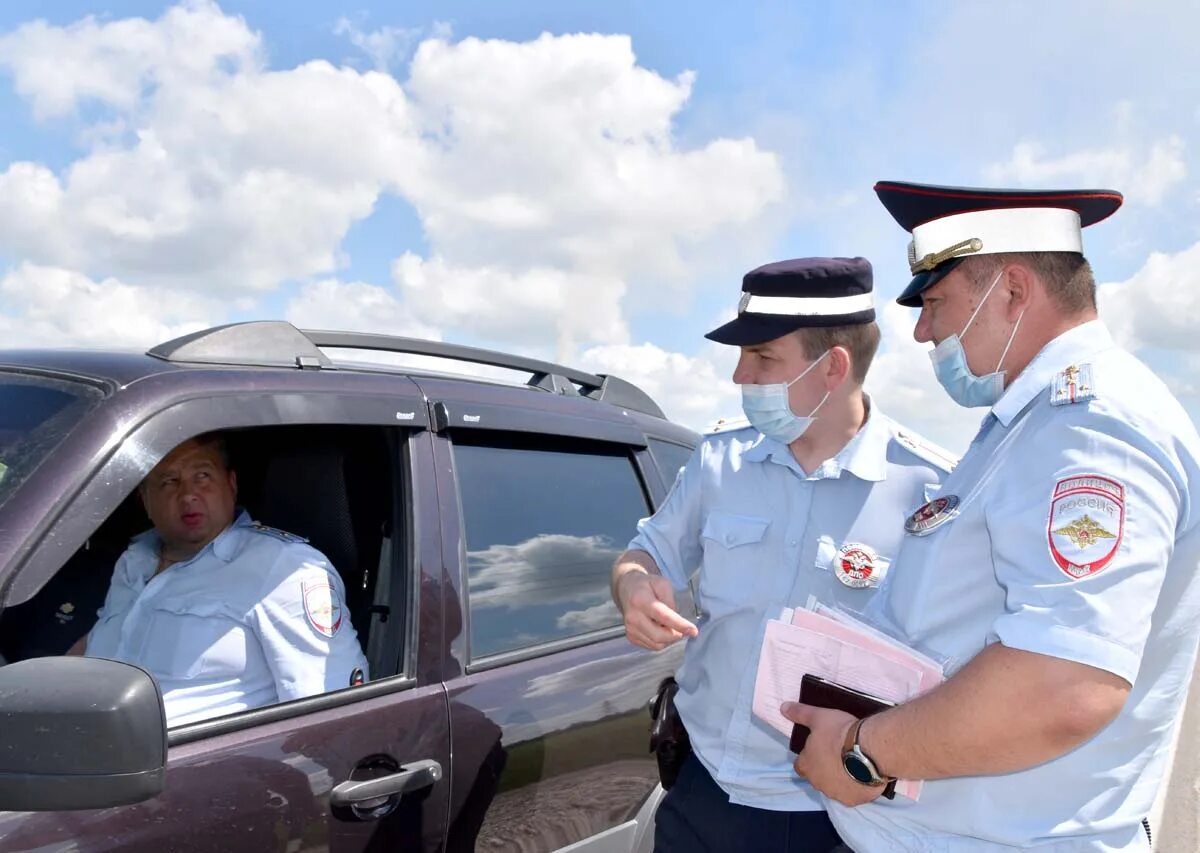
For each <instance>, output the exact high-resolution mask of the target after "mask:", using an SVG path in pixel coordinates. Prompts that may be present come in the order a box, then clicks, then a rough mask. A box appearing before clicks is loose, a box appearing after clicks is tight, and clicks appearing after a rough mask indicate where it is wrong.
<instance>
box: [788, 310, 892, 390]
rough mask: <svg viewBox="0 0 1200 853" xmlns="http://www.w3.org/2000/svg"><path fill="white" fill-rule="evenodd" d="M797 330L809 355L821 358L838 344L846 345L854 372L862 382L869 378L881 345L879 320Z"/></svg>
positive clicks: (857, 380)
mask: <svg viewBox="0 0 1200 853" xmlns="http://www.w3.org/2000/svg"><path fill="white" fill-rule="evenodd" d="M795 334H796V337H797V338H799V339H800V345H801V347H802V348H803V349H804V357H805V358H808V359H814V358H820V357H821V356H822V355H824V354H825V353H826V352H827V351H828V350H831V349H833V348H834V347H844V348H845V349H846V350H847V351H848V352H849V353H850V370H851V374H852V375H853V376H854V381H855V382H857V383H858V384H859V385H862V384H863V381H864V380H865V379H866V378H867V369H868V368H870V366H871V362H872V361H873V360H874V359H875V352H876V351H877V350H878V349H879V337H880V335H879V324H878V323H876V322H875V321H874V320H872V321H871V322H870V323H855V324H854V325H852V326H805V327H803V328H800V329H797V330H796V333H795Z"/></svg>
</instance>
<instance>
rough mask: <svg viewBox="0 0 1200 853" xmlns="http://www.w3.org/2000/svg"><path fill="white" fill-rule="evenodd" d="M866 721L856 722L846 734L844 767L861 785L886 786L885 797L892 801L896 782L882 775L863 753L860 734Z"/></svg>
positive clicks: (859, 720) (843, 757)
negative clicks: (859, 739) (859, 740)
mask: <svg viewBox="0 0 1200 853" xmlns="http://www.w3.org/2000/svg"><path fill="white" fill-rule="evenodd" d="M865 719H866V717H863V718H861V719H858V720H855V721H854V725H852V726H850V730H849V731H848V732H846V743H845V745H844V746H843V747H842V766H843V767H844V768H846V773H848V774H849V775H850V778H851V779H853V780H854V781H855V782H858V783H859V784H860V785H869V786H871V787H877V786H879V785H885V786H886V787H885V788H884V790H883V796H885V797H887V798H888V799H889V800H890V799H891V798H892V797H893V796H895V791H896V780H895V779H893V778H891V777H890V776H884V775H883V774H882V773H880V772H879V768H878V767H876V766H875V762H874V761H872V760H871V757H870V756H869V755H867V754H866V753H865V752H863V750H862V746H861V745H859V742H858V732H859V730H860V729H861V728H862V724H863V720H865Z"/></svg>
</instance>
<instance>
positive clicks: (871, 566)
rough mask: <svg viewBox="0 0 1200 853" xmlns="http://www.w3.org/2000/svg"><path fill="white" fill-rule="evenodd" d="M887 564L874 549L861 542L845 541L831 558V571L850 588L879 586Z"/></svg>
mask: <svg viewBox="0 0 1200 853" xmlns="http://www.w3.org/2000/svg"><path fill="white" fill-rule="evenodd" d="M886 571H887V565H886V563H885V562H884V561H882V560H880V559H879V556H878V555H877V554H876V553H875V549H874V548H872V547H871V546H870V545H864V544H862V543H861V542H847V543H846V544H845V545H843V546H842V547H841V549H839V550H838V553H837V556H836V557H835V558H834V560H833V573H834V574H835V575H837V579H838V580H840V581H841V582H842V583H843V584H845V585H846V586H848V587H850V588H851V589H866V588H867V587H876V586H879V582H880V581H881V580H883V575H884V573H885V572H886Z"/></svg>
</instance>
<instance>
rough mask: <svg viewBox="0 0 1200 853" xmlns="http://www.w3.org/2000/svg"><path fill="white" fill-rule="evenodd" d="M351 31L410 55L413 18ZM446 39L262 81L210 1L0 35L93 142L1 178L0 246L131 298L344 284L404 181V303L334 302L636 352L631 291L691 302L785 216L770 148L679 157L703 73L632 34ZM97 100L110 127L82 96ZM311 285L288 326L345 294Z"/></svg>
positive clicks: (558, 351) (38, 93)
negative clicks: (742, 246)
mask: <svg viewBox="0 0 1200 853" xmlns="http://www.w3.org/2000/svg"><path fill="white" fill-rule="evenodd" d="M338 30H339V31H340V32H341V33H342V34H344V35H347V36H348V37H350V39H351V40H352V41H355V42H357V43H359V45H360V47H362V48H363V49H364V50H367V51H368V52H370V53H372V55H373V56H374V58H375V61H376V64H377V65H379V66H380V67H384V66H386V65H388V64H389V63H393V62H394V60H395V57H396V52H397V51H401V50H404V49H407V48H406V46H405V44H404V41H405V38H406V37H407V34H406V33H405V32H404V31H401V30H399V29H397V28H386V27H385V28H383V29H381V30H377V31H376V32H375V33H364V32H363V31H361V30H359V29H357V28H356V27H355V25H354V24H353V23H351V22H350V21H348V20H343V21H341V22H339V24H338ZM433 31H434V32H435V33H438V34H439V36H440V37H436V38H432V39H428V40H426V41H424V42H423V43H422V44H421V45H420V46H419V47H418V48H417V50H416V53H415V55H414V57H413V59H412V62H411V65H410V68H409V76H408V78H407V79H406V80H404V81H399V80H397V79H396V78H394V77H392V76H391V75H389V74H386V73H380V72H377V71H370V72H366V73H362V72H359V71H357V70H354V69H352V68H335V67H334V66H332V65H330V64H329V63H327V62H324V61H313V62H309V63H305V64H302V65H300V66H298V67H296V68H292V69H289V70H268V69H267V68H266V66H265V62H264V58H263V57H264V50H263V45H262V39H261V37H260V36H259V34H257V33H255V32H253V31H251V30H250V29H249V28H248V26H247V25H246V22H245V21H244V20H243V19H241V18H240V17H236V16H230V15H225V14H223V13H222V12H221V10H220V9H219V8H218V7H217V6H216V5H215V4H213V3H210V2H204V0H194V2H189V3H185V4H183V5H181V6H176V7H173V8H171V9H169V10H168V11H167V12H165V13H163V15H162V16H160V17H159V18H158V19H156V20H153V21H151V20H144V19H139V18H131V19H123V20H116V21H107V22H101V21H97V20H96V19H93V18H87V19H84V20H82V21H80V22H78V23H76V24H73V25H70V26H66V27H57V26H52V25H49V24H47V23H45V22H35V23H31V24H26V25H24V26H22V27H18V28H17V29H16V30H14V31H12V32H10V33H8V34H7V35H4V36H0V57H3V58H2V59H0V65H3V66H4V67H5V68H7V70H8V71H10V72H11V74H12V75H13V78H14V80H15V81H16V88H17V91H18V93H20V94H21V95H22V96H23V97H25V98H26V99H27V100H28V101H29V102H30V103H31V104H32V106H33V110H34V113H35V115H37V116H43V117H45V116H65V115H71V116H73V118H74V120H75V121H76V123H77V124H79V125H80V126H81V136H80V138H81V139H82V140H83V142H84V144H85V145H86V146H87V151H86V153H85V154H84V155H83V156H81V157H80V158H79V159H77V160H75V161H74V162H73V163H71V164H70V165H68V166H67V167H66V168H64V169H62V170H61V171H57V172H56V171H52V170H51V169H49V168H47V167H46V166H45V165H44V164H41V163H37V162H29V161H26V162H14V163H11V164H10V165H9V166H8V168H7V169H6V170H5V171H3V172H0V252H3V253H5V254H7V255H9V256H11V257H14V258H19V259H23V260H28V261H29V262H31V263H35V264H39V265H42V266H47V267H58V268H63V269H73V270H77V271H80V272H81V273H83V274H86V275H88V276H90V277H93V278H107V277H113V278H115V279H118V280H120V281H122V282H126V283H129V284H133V285H137V286H144V287H148V286H156V287H165V288H168V289H172V290H178V291H187V290H191V291H193V292H211V293H217V294H224V295H227V296H228V295H243V294H245V293H246V292H247V291H257V292H265V291H269V290H272V289H274V288H277V287H278V286H279V285H280V284H281V283H283V282H285V281H289V280H299V281H301V282H303V281H306V280H309V279H312V278H314V277H317V278H322V279H327V278H329V277H330V276H331V275H334V274H336V272H337V271H338V269H339V268H341V267H343V266H344V265H345V264H346V258H345V257H344V255H343V248H342V241H343V238H344V237H345V235H346V233H347V232H348V230H349V229H350V227H351V226H352V225H353V224H354V223H355V222H358V221H360V220H362V219H365V218H367V217H369V216H370V215H371V214H372V212H373V211H374V209H375V205H376V202H377V201H378V200H379V198H380V196H381V195H382V194H385V193H388V194H395V195H398V196H400V197H402V198H404V199H405V200H407V201H408V202H409V203H411V204H412V205H413V207H414V209H415V210H416V213H417V215H418V217H419V219H420V221H421V225H422V228H423V230H424V232H425V236H426V238H427V242H428V245H429V250H428V251H427V252H423V253H422V256H418V255H415V254H411V253H404V254H402V255H401V256H400V257H399V258H398V260H397V261H396V263H395V267H394V284H395V285H396V291H395V292H394V293H392V292H389V291H383V290H368V289H367V288H369V287H371V286H372V285H369V284H365V283H361V282H360V283H357V284H356V285H354V286H353V287H351V289H349V290H347V289H345V288H344V287H343V289H341V290H339V291H338V293H339V294H340V295H341V296H343V297H350V299H349V300H347V301H348V302H352V301H354V300H357V299H359V298H362V299H364V300H365V304H364V305H363V306H362V307H361V309H360V310H354V309H352V308H351V307H349V305H342V306H339V309H338V313H336V314H333V315H332V316H337V317H339V318H340V319H341V320H342V321H344V323H345V324H346V325H348V326H350V327H353V328H371V329H378V330H381V331H389V330H390V331H394V330H395V328H396V327H411V328H415V329H434V330H437V329H444V330H446V331H447V332H448V333H449V334H451V335H452V336H453V337H454V338H456V339H459V340H463V339H467V340H470V339H484V340H485V341H487V342H489V343H494V344H497V345H500V346H503V347H507V348H517V349H521V350H525V351H530V350H532V351H534V353H535V354H540V355H553V356H555V357H558V358H560V359H563V360H572V359H573V357H574V355H575V352H576V350H577V348H578V347H580V346H586V345H589V344H595V343H613V344H626V343H628V338H629V334H628V330H627V324H626V318H625V310H624V308H625V306H624V304H623V303H624V302H625V301H626V299H627V294H628V292H629V289H630V287H631V286H635V285H637V284H638V283H640V282H653V283H654V285H655V286H656V288H657V290H658V292H663V291H673V292H675V293H678V294H685V293H688V291H687V290H686V288H687V285H688V283H689V282H690V281H692V280H693V279H694V277H695V276H696V274H697V273H698V272H699V271H701V270H702V268H703V267H702V265H703V264H704V263H705V262H708V261H710V260H711V258H712V256H713V253H714V252H726V251H730V248H729V247H736V246H737V245H738V243H739V241H740V240H748V241H752V240H753V239H754V237H755V235H758V234H761V233H764V232H765V231H769V230H770V229H771V228H772V227H774V226H773V225H772V224H771V223H770V222H769V221H768V219H769V217H768V214H769V212H770V211H771V210H772V206H773V205H774V204H775V203H777V202H778V201H779V200H780V199H781V198H782V197H783V194H784V184H783V176H782V171H781V169H780V166H779V162H778V158H777V157H776V156H775V155H774V154H772V153H769V152H765V151H762V150H760V149H759V148H758V147H757V146H756V144H755V143H754V141H753V140H751V139H714V140H712V141H709V142H705V143H701V144H700V145H698V146H695V147H687V148H685V147H681V146H680V145H679V144H678V142H677V141H676V139H675V136H674V133H673V122H674V120H675V117H676V115H677V114H678V113H679V111H680V110H682V109H683V108H684V107H685V105H686V104H687V102H688V100H689V98H690V97H691V92H692V88H693V85H694V76H693V75H692V74H691V73H683V74H680V75H678V76H677V77H675V78H674V79H667V78H665V77H663V76H661V75H659V74H657V73H656V72H654V71H651V70H649V69H646V68H643V67H640V66H639V65H638V63H637V58H636V56H635V55H634V52H633V47H632V44H631V41H630V39H629V38H628V37H627V36H601V35H567V36H551V35H543V36H541V37H539V38H537V39H535V40H533V41H530V42H526V43H513V42H506V41H499V40H487V41H485V40H480V39H474V38H468V39H464V40H462V41H460V42H457V43H451V42H450V41H449V40H448V39H447V38H446V37H445V35H446V33H447V28H445V27H435V28H434V29H433ZM93 102H99V103H100V104H102V105H104V107H105V110H103V111H102V115H99V116H97V115H96V114H95V111H94V110H85V109H81V107H83V106H85V105H87V104H89V103H93ZM402 248H404V247H397V250H398V253H399V250H400V249H402ZM315 287H316V289H314V290H305V291H304V292H303V294H302V296H301V299H300V301H299V302H298V303H297V304H296V305H295V306H293V308H292V309H289V314H293V313H294V314H299V315H304V314H305V312H307V311H309V306H311V305H312V304H315V303H317V302H320V301H321V300H325V303H322V304H327V303H328V300H329V299H330V298H331V294H332V293H333V292H334V290H333V288H334V285H332V284H330V283H329V282H328V281H322V282H321V283H319V284H318V285H316V286H315ZM688 295H689V296H690V295H691V294H690V293H689V294H688ZM389 300H392V301H394V302H396V303H398V304H396V305H392V304H391V303H390V302H389ZM327 316H329V315H327ZM322 325H327V323H323V324H322ZM383 327H390V328H383Z"/></svg>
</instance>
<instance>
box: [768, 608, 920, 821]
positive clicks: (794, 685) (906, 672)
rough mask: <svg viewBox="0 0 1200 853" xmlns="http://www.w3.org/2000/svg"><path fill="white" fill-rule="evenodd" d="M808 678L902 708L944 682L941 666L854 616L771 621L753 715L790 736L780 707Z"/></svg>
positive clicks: (912, 789) (904, 788)
mask: <svg viewBox="0 0 1200 853" xmlns="http://www.w3.org/2000/svg"><path fill="white" fill-rule="evenodd" d="M806 673H811V674H813V675H818V676H820V677H821V678H824V679H827V680H829V681H833V682H835V683H837V684H841V685H844V686H846V687H850V688H853V689H855V690H861V691H863V692H864V693H869V694H871V695H873V696H878V697H879V698H881V699H886V700H888V701H890V702H897V703H899V702H905V701H908V700H909V699H912V698H913V697H915V696H918V695H920V694H921V693H923V692H925V691H926V690H929V689H930V688H931V687H934V686H936V685H938V684H940V683H941V682H942V680H943V676H942V670H941V667H939V666H938V665H937V664H936V663H934V662H933V661H931V660H929V659H928V658H926V657H925V656H924V655H921V654H919V653H917V652H914V651H912V650H909V649H907V648H905V647H904V646H903V645H901V644H899V643H898V642H896V641H895V640H892V639H890V638H884V637H882V636H881V635H879V634H878V632H876V631H874V630H873V629H871V628H869V627H868V626H866V625H861V626H860V625H858V624H856V623H855V621H854V620H853V619H852V617H845V616H841V617H840V618H838V619H834V618H832V617H830V616H826V615H823V614H819V613H814V612H812V611H811V610H796V611H795V612H794V613H793V614H792V618H791V622H783V621H780V620H778V619H772V620H770V621H768V622H767V629H766V634H765V636H764V638H763V647H762V654H761V656H760V658H759V661H758V675H757V678H756V680H755V684H754V700H753V705H752V707H753V710H754V715H755V716H757V717H758V718H759V719H761V720H762V721H763V722H765V723H767V724H768V725H770V726H771V727H772V728H774V729H776V730H778V731H779V732H780V733H781V734H783V735H784V736H788V735H790V734H791V732H792V722H791V721H790V720H788V719H787V718H786V717H784V716H783V714H782V713H780V711H779V706H780V705H782V704H783V703H784V702H787V701H791V702H795V701H797V700H798V699H799V697H800V680H801V679H802V678H803V677H804V675H805V674H806ZM920 789H921V783H920V782H911V781H902V782H900V783H899V784H898V785H897V786H896V792H897V793H898V794H900V795H901V796H904V797H907V798H909V799H912V800H915V799H917V797H918V796H919V795H920Z"/></svg>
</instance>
